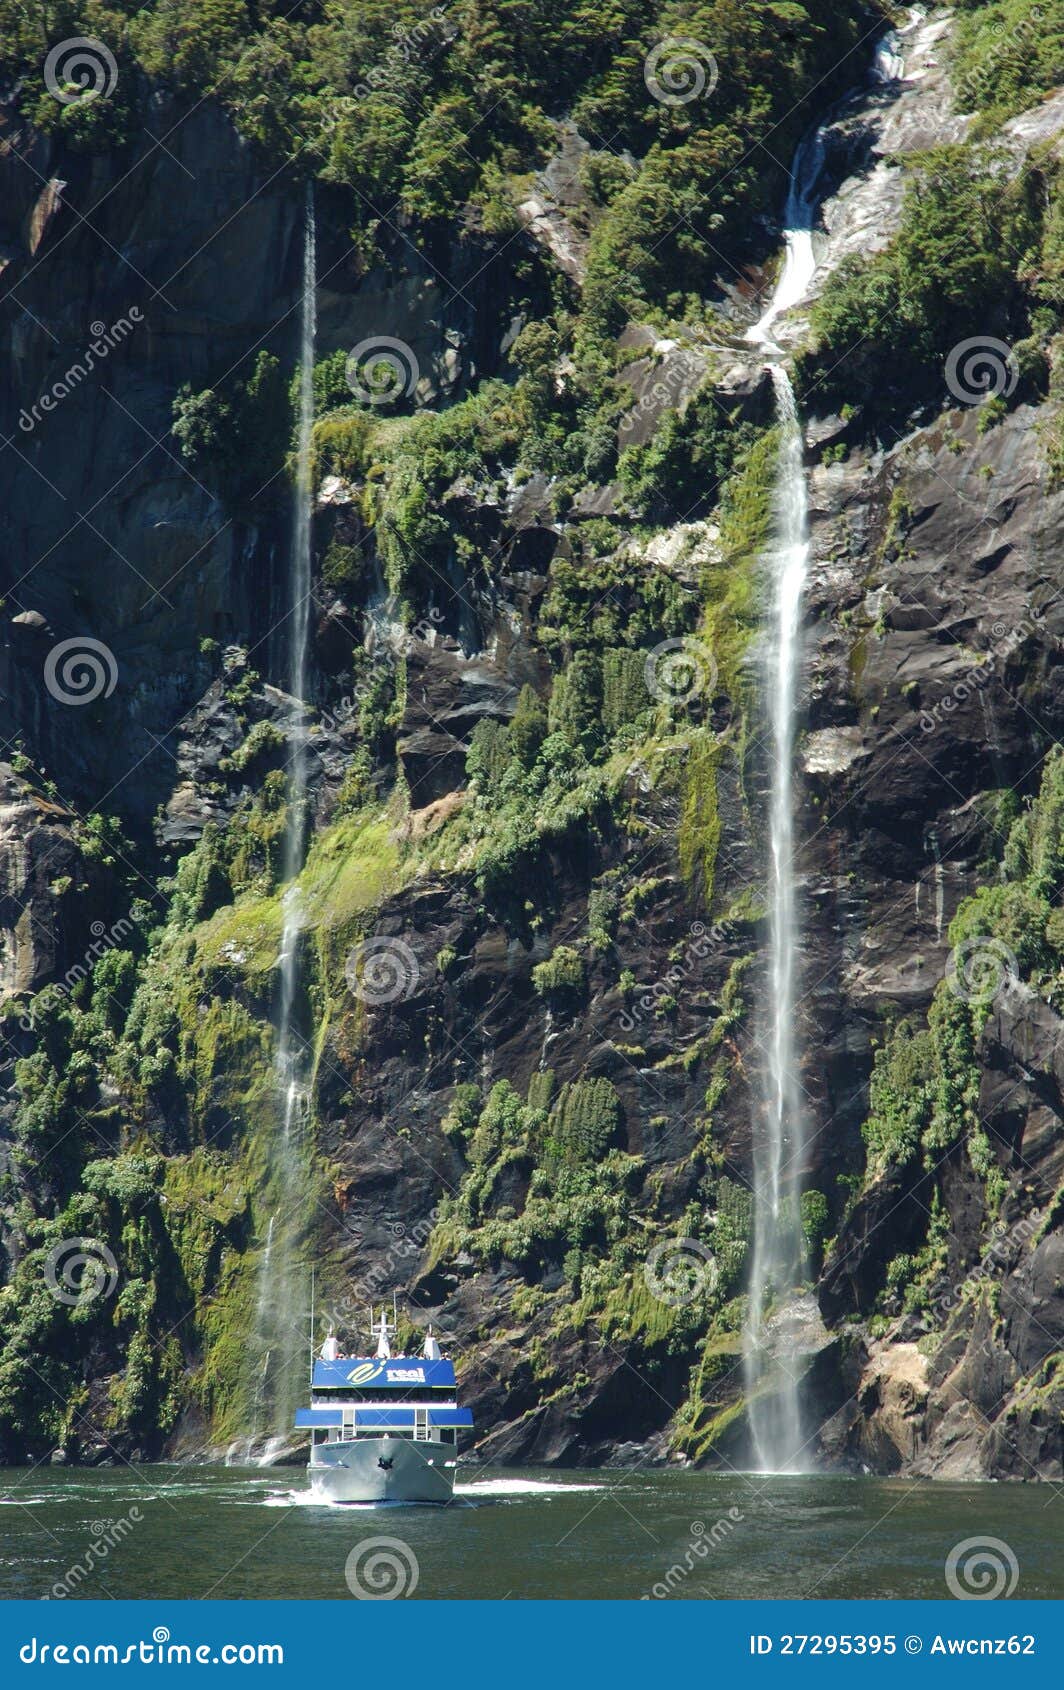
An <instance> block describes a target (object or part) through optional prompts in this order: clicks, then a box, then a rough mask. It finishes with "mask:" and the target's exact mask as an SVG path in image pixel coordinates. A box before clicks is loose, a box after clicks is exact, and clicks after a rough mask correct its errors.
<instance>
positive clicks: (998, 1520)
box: [0, 1466, 1064, 1626]
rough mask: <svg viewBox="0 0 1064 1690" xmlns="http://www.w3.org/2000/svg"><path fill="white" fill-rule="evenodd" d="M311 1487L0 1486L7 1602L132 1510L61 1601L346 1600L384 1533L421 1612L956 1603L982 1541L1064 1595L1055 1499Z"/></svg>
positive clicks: (1002, 1492)
mask: <svg viewBox="0 0 1064 1690" xmlns="http://www.w3.org/2000/svg"><path fill="white" fill-rule="evenodd" d="M302 1484H303V1479H302V1474H297V1473H296V1471H295V1470H294V1469H285V1468H273V1469H270V1470H268V1471H264V1470H263V1469H261V1468H249V1469H245V1470H237V1469H234V1468H209V1467H195V1468H191V1467H173V1466H170V1467H139V1468H136V1469H133V1468H126V1467H122V1468H113V1469H109V1470H107V1471H100V1470H96V1471H76V1472H71V1471H70V1470H57V1469H55V1468H43V1469H35V1470H27V1469H21V1470H16V1471H11V1472H6V1473H0V1598H10V1597H25V1598H40V1597H43V1596H46V1595H49V1594H51V1595H54V1589H53V1587H54V1586H55V1585H56V1584H57V1583H59V1582H60V1581H61V1580H63V1579H64V1577H65V1576H66V1575H67V1573H68V1571H69V1569H71V1568H72V1567H73V1566H74V1564H75V1563H77V1562H80V1563H81V1564H82V1565H84V1564H85V1563H84V1559H83V1558H84V1556H85V1553H86V1551H87V1549H88V1548H89V1546H90V1545H91V1544H93V1543H99V1542H100V1541H101V1538H102V1535H103V1533H104V1532H105V1531H106V1524H107V1522H109V1521H111V1522H114V1521H119V1520H122V1519H126V1518H128V1517H129V1515H130V1512H131V1509H132V1508H134V1507H135V1508H136V1509H137V1511H138V1514H139V1516H140V1518H139V1519H137V1518H136V1516H134V1523H133V1524H132V1527H131V1529H130V1530H129V1532H128V1535H125V1534H124V1533H123V1534H118V1536H117V1538H116V1537H115V1534H114V1532H113V1531H112V1534H111V1536H112V1538H113V1539H115V1541H116V1547H115V1548H113V1549H111V1550H110V1551H109V1553H108V1554H107V1555H106V1557H105V1558H102V1559H96V1558H95V1557H94V1559H96V1566H95V1570H94V1571H92V1572H91V1573H90V1574H89V1575H88V1576H86V1577H85V1578H84V1579H78V1578H77V1576H76V1575H75V1577H74V1580H73V1583H72V1584H71V1585H70V1587H69V1595H70V1597H75V1598H76V1597H96V1598H106V1597H108V1596H111V1597H141V1598H145V1597H157V1598H163V1597H174V1598H177V1597H188V1598H197V1597H217V1598H220V1597H233V1598H242V1597H243V1598H246V1597H258V1598H276V1597H296V1598H305V1599H325V1600H343V1601H347V1600H350V1599H351V1596H350V1592H349V1590H348V1587H347V1584H346V1582H345V1579H344V1567H345V1563H346V1561H347V1557H348V1555H349V1554H350V1553H351V1551H352V1550H353V1549H354V1548H355V1547H356V1546H357V1545H359V1544H360V1543H362V1544H364V1543H365V1540H366V1539H368V1538H374V1537H387V1538H391V1539H398V1540H400V1542H401V1543H402V1544H403V1545H405V1546H406V1548H407V1550H408V1551H409V1552H410V1553H412V1555H413V1556H414V1557H415V1559H416V1562H417V1569H418V1582H417V1587H416V1590H415V1591H414V1592H413V1594H414V1596H415V1597H416V1598H425V1599H428V1600H432V1599H433V1598H461V1597H466V1598H483V1599H486V1600H501V1599H502V1598H504V1597H508V1598H509V1599H510V1600H519V1599H522V1598H529V1599H531V1598H550V1597H557V1598H571V1597H600V1598H606V1597H615V1598H639V1597H641V1596H649V1597H651V1598H653V1597H655V1596H658V1597H668V1598H669V1599H671V1600H674V1601H684V1600H705V1599H707V1598H728V1597H730V1598H744V1597H753V1598H773V1597H794V1598H798V1597H814V1598H821V1599H826V1598H831V1597H918V1598H945V1597H948V1596H949V1594H950V1592H949V1590H948V1588H947V1586H946V1583H945V1575H944V1568H945V1563H946V1558H947V1556H948V1555H949V1553H950V1551H951V1550H952V1549H954V1548H955V1547H956V1546H957V1545H958V1544H959V1543H962V1542H964V1541H966V1540H968V1539H970V1538H973V1537H987V1536H989V1537H991V1538H995V1539H997V1540H999V1542H1000V1543H1001V1544H1004V1545H1007V1547H1008V1549H1009V1550H1010V1551H1011V1553H1012V1555H1014V1556H1015V1559H1016V1563H1017V1566H1018V1569H1019V1572H1018V1578H1017V1582H1016V1588H1015V1595H1016V1596H1018V1597H1040V1598H1047V1597H1056V1598H1060V1597H1064V1494H1062V1493H1061V1492H1060V1491H1058V1490H1054V1489H1053V1488H1052V1487H1050V1486H1040V1485H972V1486H964V1485H952V1484H931V1483H919V1484H915V1485H914V1484H913V1483H912V1482H911V1481H909V1480H904V1479H897V1480H878V1479H845V1478H834V1477H831V1476H828V1475H824V1474H821V1475H818V1476H816V1477H813V1476H806V1477H788V1478H779V1477H760V1476H756V1475H745V1476H744V1475H741V1474H728V1475H723V1476H722V1475H718V1474H716V1473H706V1472H700V1473H675V1472H659V1471H654V1472H648V1471H640V1470H634V1471H623V1470H622V1471H612V1472H586V1471H585V1472H579V1473H576V1472H565V1473H561V1472H558V1471H557V1470H555V1469H551V1470H549V1471H532V1470H529V1469H527V1468H526V1469H522V1470H521V1471H519V1472H514V1471H506V1470H502V1469H495V1468H490V1467H489V1468H483V1469H477V1468H467V1469H464V1470H463V1471H462V1473H461V1476H460V1478H459V1482H458V1492H457V1496H456V1499H455V1502H454V1503H453V1504H451V1505H450V1506H448V1507H446V1508H417V1507H404V1506H402V1505H395V1504H393V1505H391V1506H387V1505H385V1506H383V1507H355V1508H351V1507H347V1508H344V1507H332V1508H330V1507H322V1506H317V1505H308V1503H307V1500H306V1498H305V1496H304V1495H303V1494H302ZM288 1487H295V1488H293V1489H290V1488H288ZM698 1544H701V1545H703V1546H704V1549H705V1553H704V1554H703V1553H701V1552H700V1551H698V1550H697V1549H695V1550H693V1551H692V1550H691V1546H692V1545H698ZM689 1551H690V1553H689ZM1005 1611H1006V1612H1007V1610H1005ZM1001 1623H1002V1622H1001V1621H1000V1620H999V1622H998V1625H999V1626H1000V1624H1001ZM1005 1623H1007V1622H1005Z"/></svg>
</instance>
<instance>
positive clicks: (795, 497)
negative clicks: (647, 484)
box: [743, 364, 809, 1472]
mask: <svg viewBox="0 0 1064 1690" xmlns="http://www.w3.org/2000/svg"><path fill="white" fill-rule="evenodd" d="M772 381H773V385H774V387H775V393H776V412H777V418H778V423H779V431H780V452H779V463H778V467H777V472H776V474H777V480H776V499H775V531H774V535H773V549H772V553H771V557H770V560H769V561H770V564H771V571H772V609H771V617H770V627H771V638H770V640H769V641H768V642H767V644H768V649H767V651H766V653H765V659H764V675H763V686H764V696H765V699H766V701H767V714H768V727H769V753H770V765H771V799H770V804H769V875H768V901H769V991H770V993H771V997H770V1011H769V1029H768V1039H767V1058H768V1078H767V1085H766V1088H765V1089H766V1096H765V1098H764V1103H763V1126H762V1130H761V1131H760V1132H755V1135H754V1249H753V1261H752V1265H751V1272H750V1291H749V1303H748V1315H747V1322H746V1329H745V1334H744V1350H743V1354H744V1364H745V1371H746V1386H747V1396H748V1398H749V1403H750V1430H751V1436H752V1439H753V1446H754V1456H755V1460H756V1464H757V1467H758V1470H759V1471H761V1472H795V1471H800V1470H801V1465H802V1462H801V1456H802V1445H803V1438H802V1423H801V1414H800V1410H799V1403H798V1379H797V1373H796V1370H795V1367H794V1366H793V1365H792V1364H791V1358H790V1356H789V1355H782V1354H781V1353H780V1352H781V1351H782V1350H784V1349H785V1347H786V1346H785V1333H784V1332H783V1331H782V1330H777V1331H775V1332H773V1331H772V1330H771V1328H770V1325H769V1323H768V1317H769V1312H770V1309H771V1305H772V1302H773V1298H774V1297H776V1296H779V1295H782V1294H784V1293H786V1292H787V1291H789V1290H792V1289H793V1288H794V1287H795V1286H796V1285H797V1284H798V1282H799V1280H800V1279H801V1278H802V1277H803V1270H804V1265H805V1250H804V1246H803V1239H802V1230H801V1216H800V1213H799V1199H798V1179H799V1176H800V1174H801V1171H802V1162H803V1152H804V1139H805V1131H804V1119H803V1111H802V1095H801V1084H800V1082H799V1079H798V1070H797V1061H798V1059H797V1052H796V1049H795V1038H794V1020H795V1013H796V1001H795V999H796V984H797V964H798V946H799V917H798V907H797V896H796V889H795V870H794V803H793V765H794V736H795V717H796V712H797V699H798V679H799V659H800V640H801V612H802V595H803V593H804V590H805V581H806V575H807V572H808V568H809V510H808V498H807V489H806V479H805V467H804V464H803V461H802V460H803V439H802V429H801V423H800V421H799V417H798V408H797V405H796V404H795V398H794V389H793V388H792V386H791V383H790V379H789V377H788V375H787V372H786V371H785V370H784V368H783V366H782V365H781V364H773V366H772Z"/></svg>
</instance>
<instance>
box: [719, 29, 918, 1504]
mask: <svg viewBox="0 0 1064 1690" xmlns="http://www.w3.org/2000/svg"><path fill="white" fill-rule="evenodd" d="M897 46H898V43H897V37H896V36H893V35H888V36H885V37H882V38H880V40H879V41H877V43H876V47H875V59H874V64H873V69H872V76H873V79H874V80H876V81H879V82H889V81H893V80H896V79H897V78H898V77H899V76H900V75H901V74H902V69H903V67H902V62H901V59H900V56H899V54H898V51H897ZM825 140H826V126H825V125H821V126H820V127H818V128H817V129H815V130H812V131H810V132H809V133H808V134H807V135H806V136H805V137H804V138H803V140H802V141H801V143H800V145H799V147H798V149H797V151H796V153H795V156H794V162H793V166H792V169H791V177H790V183H789V187H788V193H787V205H786V211H785V217H784V222H785V228H784V241H785V247H784V256H783V263H782V267H781V270H780V276H779V280H778V282H777V284H776V287H775V289H774V291H773V294H772V298H771V300H770V301H769V304H768V307H767V309H766V310H765V312H764V314H763V315H762V317H761V318H760V320H759V321H758V322H757V323H755V324H754V326H753V328H751V329H750V330H749V332H748V334H747V339H748V340H749V341H750V342H751V343H752V344H754V345H756V346H759V347H762V348H763V349H764V351H765V353H766V354H767V358H768V369H769V372H770V374H771V377H772V384H773V388H774V390H775V401H776V420H777V426H778V429H779V437H780V443H779V457H778V460H777V467H776V485H775V492H774V505H773V532H772V540H771V546H770V549H769V552H768V554H767V556H766V559H765V564H766V571H767V574H768V577H769V599H770V608H769V612H768V616H767V628H766V635H767V637H766V639H765V641H764V652H763V665H762V688H763V697H764V700H765V711H766V719H767V726H768V747H769V764H770V798H769V852H768V856H769V863H768V905H769V961H768V992H769V994H770V997H769V1002H768V1005H767V1011H766V1014H765V1017H764V1020H765V1024H766V1028H767V1036H766V1038H765V1048H766V1057H767V1077H766V1083H765V1087H764V1096H763V1099H762V1102H761V1108H760V1112H759V1119H758V1121H757V1123H756V1124H755V1131H754V1169H753V1172H754V1237H753V1252H752V1260H751V1268H750V1286H749V1295H748V1301H747V1316H746V1322H745V1326H744V1331H743V1371H744V1384H745V1389H746V1397H747V1403H748V1419H749V1427H750V1438H751V1445H752V1453H753V1461H754V1466H755V1468H756V1470H757V1471H758V1472H762V1473H801V1472H804V1471H807V1470H808V1468H809V1466H810V1459H809V1456H808V1454H807V1438H806V1435H805V1432H804V1430H803V1423H802V1412H801V1401H800V1389H799V1387H800V1377H799V1370H800V1367H801V1355H800V1341H799V1331H798V1329H799V1328H800V1327H801V1325H802V1315H801V1312H800V1310H798V1309H797V1308H796V1307H795V1302H796V1298H795V1296H794V1293H796V1292H797V1290H798V1288H799V1287H800V1285H801V1284H802V1282H803V1280H804V1279H805V1277H806V1272H807V1265H808V1264H807V1259H806V1249H805V1241H804V1237H803V1233H802V1218H801V1202H800V1182H801V1176H802V1173H803V1170H804V1165H805V1159H806V1149H807V1145H806V1122H805V1117H804V1111H803V1105H802V1086H801V1081H800V1079H799V1073H798V1062H799V1057H798V1050H797V1045H796V1039H795V1021H796V1012H797V989H798V974H799V956H800V946H801V917H800V910H799V902H798V892H797V884H796V881H797V876H796V871H795V828H794V750H795V738H796V732H797V713H798V693H799V681H800V675H801V635H802V602H803V597H804V593H805V586H806V580H807V576H808V573H809V562H810V538H809V489H808V483H807V479H806V471H805V441H804V435H803V430H802V423H801V418H800V416H799V414H798V405H797V401H796V399H795V394H794V387H793V385H792V383H791V379H790V376H789V375H788V373H787V369H786V367H785V365H784V362H783V358H784V353H783V348H782V347H781V346H780V345H779V344H778V343H777V341H776V340H775V338H774V336H773V332H772V331H773V328H774V326H775V323H776V321H777V319H778V318H779V317H781V316H782V315H784V313H786V312H787V311H790V310H791V309H793V308H794V307H795V306H796V305H799V304H801V302H802V301H803V300H804V299H805V297H806V294H807V293H808V291H809V287H810V284H811V283H812V280H813V277H814V275H815V274H816V268H817V261H816V252H815V249H814V245H813V229H814V225H815V222H816V217H817V212H818V209H819V205H820V189H821V182H822V177H823V172H824V162H825V150H826V148H825ZM788 1305H789V1306H788Z"/></svg>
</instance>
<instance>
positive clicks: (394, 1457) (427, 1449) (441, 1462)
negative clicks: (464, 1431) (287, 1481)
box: [307, 1437, 455, 1502]
mask: <svg viewBox="0 0 1064 1690" xmlns="http://www.w3.org/2000/svg"><path fill="white" fill-rule="evenodd" d="M454 1459H455V1449H454V1445H453V1444H442V1443H435V1442H415V1441H414V1440H413V1439H412V1438H391V1437H382V1438H351V1439H349V1440H347V1441H346V1442H337V1443H327V1444H315V1446H314V1448H313V1451H312V1452H311V1460H310V1465H309V1466H308V1468H307V1475H308V1477H309V1479H310V1488H311V1492H312V1493H313V1495H314V1496H315V1497H317V1498H319V1499H320V1500H321V1501H322V1502H450V1500H451V1497H452V1495H453V1492H454Z"/></svg>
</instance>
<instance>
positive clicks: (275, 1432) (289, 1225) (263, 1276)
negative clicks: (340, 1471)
mask: <svg viewBox="0 0 1064 1690" xmlns="http://www.w3.org/2000/svg"><path fill="white" fill-rule="evenodd" d="M316 266H317V253H316V239H315V218H314V195H313V189H312V187H311V186H310V185H309V184H308V186H307V193H306V203H305V209H304V226H303V272H302V300H301V308H300V353H299V416H298V431H297V436H296V460H295V477H294V482H295V484H294V488H293V514H292V541H291V548H290V553H289V569H288V592H287V606H286V618H285V633H286V645H287V651H288V692H289V696H290V698H291V700H292V706H291V715H290V725H289V732H288V758H287V776H288V809H287V816H286V826H285V839H284V860H283V871H282V873H283V880H284V883H285V884H286V886H287V887H288V890H287V892H286V893H285V895H284V898H283V901H282V907H283V911H284V919H283V926H282V932H281V953H280V959H279V964H278V968H279V975H280V991H279V1000H278V1014H277V1049H276V1058H275V1075H276V1089H277V1099H278V1116H279V1131H278V1132H277V1134H276V1135H275V1138H274V1142H273V1144H272V1146H271V1151H270V1158H269V1169H268V1182H269V1189H270V1191H271V1192H272V1193H273V1194H274V1196H275V1197H276V1199H277V1205H278V1206H277V1208H276V1209H275V1211H274V1213H273V1214H272V1215H271V1216H270V1218H269V1221H268V1223H267V1234H266V1241H265V1244H264V1247H263V1250H262V1254H261V1257H260V1265H259V1285H258V1300H257V1308H256V1328H257V1333H258V1347H259V1354H260V1357H261V1360H260V1361H259V1362H258V1363H257V1365H258V1367H259V1370H260V1371H259V1379H258V1381H257V1389H256V1421H257V1424H256V1426H255V1427H254V1432H255V1433H256V1435H257V1436H258V1437H259V1438H260V1439H261V1438H263V1437H265V1438H266V1439H267V1440H270V1439H272V1440H274V1444H275V1447H276V1445H277V1444H279V1442H280V1440H281V1439H282V1438H283V1436H284V1434H285V1433H286V1432H288V1431H289V1430H290V1428H291V1424H292V1409H293V1407H294V1404H295V1401H296V1397H297V1394H298V1391H299V1388H300V1386H301V1384H302V1381H303V1365H302V1364H303V1362H304V1360H305V1357H306V1354H307V1335H306V1333H307V1327H306V1321H307V1295H308V1291H307V1285H306V1275H305V1273H304V1272H303V1270H302V1267H301V1265H300V1262H299V1257H300V1250H299V1232H300V1219H301V1204H300V1202H299V1200H298V1194H299V1193H300V1191H301V1190H302V1189H303V1187H304V1186H305V1183H306V1175H305V1166H304V1158H305V1147H304V1144H303V1134H302V1127H303V1123H304V1117H305V1114H306V1108H307V1087H306V1078H305V1074H304V1067H303V1053H302V1047H301V1041H300V1039H299V1036H298V1028H297V1024H296V1003H297V994H298V988H299V945H300V932H301V927H302V920H301V911H300V907H299V893H298V888H297V886H296V884H295V880H296V876H297V875H298V874H299V872H300V870H301V868H302V867H303V855H304V850H305V846H306V793H307V761H306V725H305V721H304V707H303V700H304V699H305V698H306V694H307V658H308V642H309V635H310V602H311V517H312V505H313V468H312V435H313V429H314V344H315V340H316V334H317V306H316V300H317V273H316ZM264 1453H265V1455H266V1456H267V1458H268V1456H269V1453H270V1444H269V1442H267V1445H266V1449H265V1452H264Z"/></svg>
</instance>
